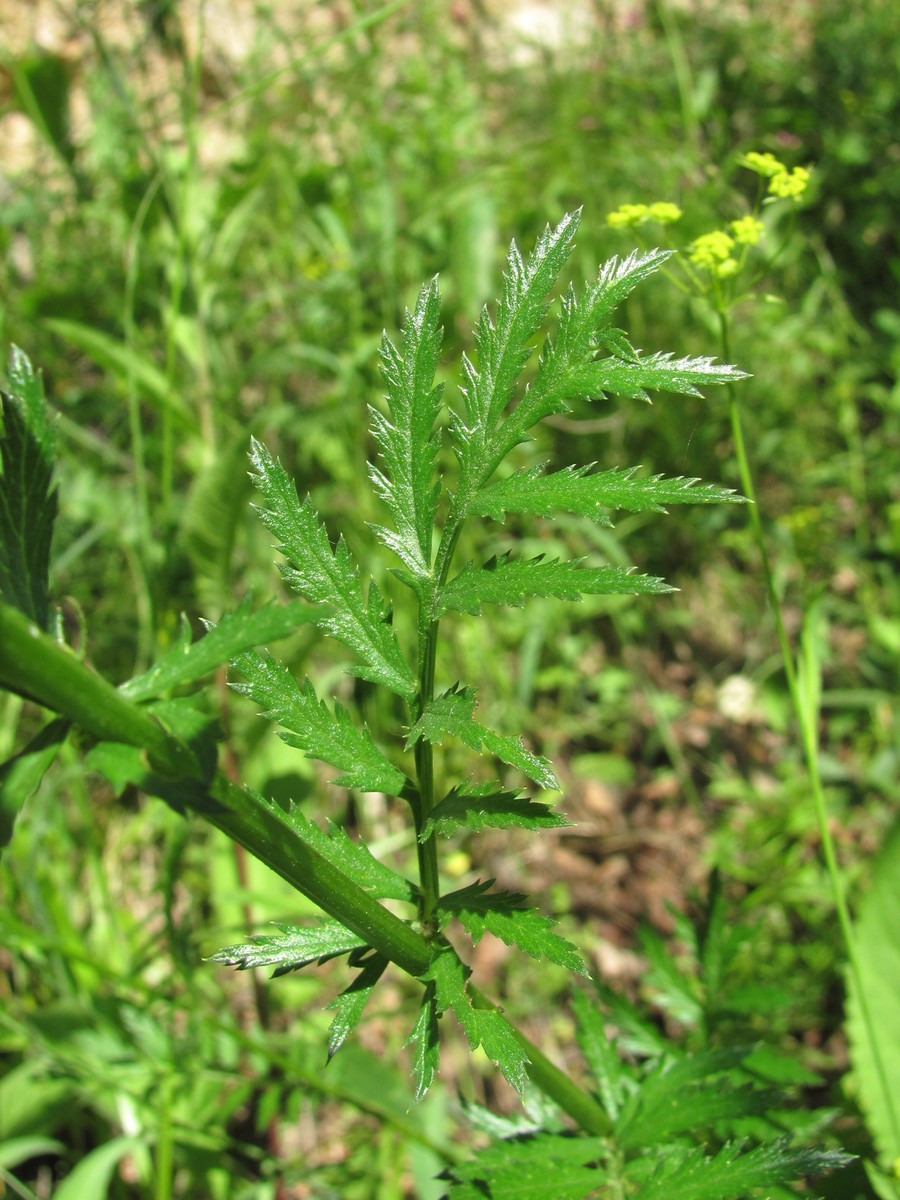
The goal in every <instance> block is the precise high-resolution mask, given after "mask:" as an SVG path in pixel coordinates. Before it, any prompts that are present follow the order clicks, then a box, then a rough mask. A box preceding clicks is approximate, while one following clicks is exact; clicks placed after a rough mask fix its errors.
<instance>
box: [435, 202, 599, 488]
mask: <svg viewBox="0 0 900 1200" xmlns="http://www.w3.org/2000/svg"><path fill="white" fill-rule="evenodd" d="M579 220H580V213H568V214H567V215H566V216H564V217H563V219H562V221H560V223H559V225H557V227H556V228H555V229H552V230H551V229H550V227H549V226H547V228H546V229H545V230H544V232H543V234H542V235H541V237H540V238H539V239H538V242H537V244H536V246H535V248H534V250H533V251H532V252H531V254H530V255H529V256H528V258H527V259H526V260H523V259H522V256H521V254H520V252H519V249H518V247H517V246H516V244H515V242H513V243H512V245H511V246H510V250H509V255H508V257H507V260H506V271H505V273H504V276H503V291H502V293H501V296H500V301H499V303H498V305H497V313H496V318H495V320H493V321H492V320H491V317H490V314H489V313H488V311H487V309H484V310H483V312H482V314H481V317H480V319H479V321H478V324H477V326H476V328H475V345H476V348H477V351H478V366H477V368H476V367H475V366H474V365H473V363H472V362H471V361H470V360H469V359H468V358H466V357H464V359H463V368H464V371H465V375H466V386H465V388H464V389H463V399H464V401H465V419H464V420H463V421H455V422H454V423H453V434H454V438H455V440H456V443H457V450H458V454H459V457H460V461H461V464H462V468H463V475H464V476H465V475H466V474H467V473H469V472H470V471H473V470H474V471H477V470H479V469H480V468H481V466H482V462H481V460H482V458H483V455H484V451H485V447H486V445H487V442H488V439H489V438H490V436H491V434H492V432H493V429H494V426H495V425H496V423H497V421H498V419H499V418H500V416H501V414H502V412H503V410H504V409H505V408H506V405H507V404H508V403H509V401H510V399H511V398H512V395H513V391H514V388H515V385H516V382H517V380H518V377H519V374H520V372H521V370H522V368H523V367H524V365H525V363H526V362H527V361H528V359H529V357H530V356H531V353H532V348H531V346H530V345H529V343H530V341H531V339H532V338H533V337H534V335H535V333H536V332H537V330H538V329H539V327H540V325H541V323H542V322H543V320H544V317H545V316H546V313H547V296H548V294H549V292H550V289H551V288H552V287H553V285H554V283H555V282H556V280H557V277H558V276H559V273H560V271H561V270H562V268H563V266H564V265H565V262H566V259H567V258H568V257H569V254H570V253H571V250H572V245H573V239H574V236H575V232H576V230H577V228H578V222H579Z"/></svg>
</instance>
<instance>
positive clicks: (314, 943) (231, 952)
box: [208, 920, 365, 979]
mask: <svg viewBox="0 0 900 1200" xmlns="http://www.w3.org/2000/svg"><path fill="white" fill-rule="evenodd" d="M272 924H273V925H274V926H275V928H276V929H277V930H278V931H279V932H278V933H277V934H272V935H268V936H266V935H262V936H260V937H255V938H252V939H251V940H250V941H249V942H248V943H246V944H245V945H241V946H225V947H224V949H222V950H219V951H218V952H217V953H216V954H212V955H210V957H209V959H208V961H209V962H216V963H227V964H228V965H229V966H233V967H237V968H238V970H239V971H246V970H248V969H249V968H250V967H272V966H274V967H275V970H274V971H273V973H272V978H273V979H277V978H278V976H279V975H287V974H288V973H289V972H290V971H298V970H300V968H301V967H307V966H309V964H310V963H313V962H319V963H323V962H327V961H328V959H330V958H337V957H338V956H339V955H341V954H349V953H350V951H351V950H357V949H359V948H361V947H364V946H365V942H364V941H363V940H362V939H361V938H359V937H357V936H356V934H355V933H351V932H350V930H349V929H345V928H344V926H343V925H342V924H341V923H340V922H339V921H331V920H323V921H321V922H320V923H319V924H318V925H306V926H301V925H283V924H282V923H281V922H280V921H273V922H272Z"/></svg>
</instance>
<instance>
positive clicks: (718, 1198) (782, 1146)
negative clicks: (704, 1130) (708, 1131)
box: [635, 1138, 852, 1200]
mask: <svg viewBox="0 0 900 1200" xmlns="http://www.w3.org/2000/svg"><path fill="white" fill-rule="evenodd" d="M740 1149H741V1148H740V1145H738V1144H734V1143H730V1144H728V1145H726V1146H724V1147H723V1148H722V1149H721V1150H720V1151H719V1153H718V1154H716V1155H715V1156H714V1157H713V1158H707V1157H706V1156H705V1155H704V1153H703V1150H702V1149H700V1148H698V1149H696V1150H690V1151H687V1152H682V1153H681V1154H680V1155H679V1154H677V1153H676V1154H675V1155H669V1156H667V1157H666V1158H665V1159H663V1161H662V1163H661V1164H660V1166H659V1168H658V1169H657V1171H656V1172H655V1173H654V1175H653V1176H652V1177H651V1178H650V1179H649V1180H648V1182H647V1183H645V1184H644V1186H643V1187H642V1188H641V1189H640V1191H639V1192H638V1193H637V1196H636V1197H635V1200H673V1197H676V1196H677V1197H678V1200H738V1198H741V1200H743V1197H745V1196H747V1195H748V1194H749V1192H750V1191H751V1189H754V1188H772V1187H776V1186H777V1185H778V1184H787V1183H791V1182H793V1181H794V1180H797V1179H801V1178H803V1177H804V1176H807V1175H818V1174H820V1173H821V1172H823V1171H830V1170H834V1169H835V1168H838V1167H842V1166H845V1165H846V1164H847V1163H848V1162H850V1161H851V1157H852V1156H850V1155H847V1154H843V1153H841V1152H840V1151H837V1150H814V1149H806V1148H805V1147H802V1146H798V1147H792V1146H791V1145H790V1144H789V1142H788V1140H787V1139H786V1138H782V1139H779V1140H778V1141H775V1142H768V1143H766V1144H765V1145H762V1146H757V1147H756V1148H755V1149H753V1150H748V1151H747V1153H746V1154H741V1153H740ZM640 1165H642V1164H641V1163H640V1161H639V1160H638V1166H640Z"/></svg>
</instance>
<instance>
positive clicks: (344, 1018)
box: [328, 954, 387, 1059]
mask: <svg viewBox="0 0 900 1200" xmlns="http://www.w3.org/2000/svg"><path fill="white" fill-rule="evenodd" d="M350 965H351V966H357V965H360V966H361V969H360V972H359V974H358V975H357V977H356V978H355V979H354V980H353V982H352V983H351V984H350V986H349V987H348V988H345V989H344V991H342V992H341V994H340V995H339V996H336V997H335V999H334V1000H332V1001H331V1003H330V1004H329V1005H328V1007H329V1008H333V1009H335V1010H336V1013H335V1017H334V1020H333V1021H332V1022H331V1025H330V1026H329V1028H328V1058H329V1059H332V1058H333V1057H334V1056H335V1054H337V1052H338V1050H340V1048H341V1046H342V1045H343V1044H344V1042H345V1041H346V1040H347V1038H348V1036H349V1035H350V1034H351V1033H352V1032H353V1030H354V1029H355V1028H356V1026H357V1025H358V1024H359V1022H360V1020H361V1018H362V1015H363V1012H364V1010H365V1007H366V1005H367V1004H368V1002H369V999H370V998H371V995H372V991H373V989H374V987H375V984H376V983H377V982H378V980H379V979H380V978H381V976H382V974H383V973H384V969H385V967H386V966H387V959H386V958H382V957H381V956H380V955H379V954H375V955H373V956H372V957H371V958H369V959H367V960H366V961H365V962H363V963H362V964H357V963H355V962H354V961H353V956H352V955H351V957H350Z"/></svg>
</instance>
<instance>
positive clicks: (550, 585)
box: [438, 554, 675, 616]
mask: <svg viewBox="0 0 900 1200" xmlns="http://www.w3.org/2000/svg"><path fill="white" fill-rule="evenodd" d="M673 591H675V588H673V587H670V586H669V584H667V583H666V582H665V581H664V580H662V579H657V578H656V577H655V576H652V575H636V574H634V572H633V571H630V570H627V569H626V568H624V567H582V566H579V565H578V563H577V562H546V561H545V560H544V558H543V556H540V557H538V558H532V559H528V560H524V559H513V558H510V556H509V554H503V555H501V556H500V557H499V558H492V559H491V560H490V561H489V562H487V563H486V564H485V565H484V566H483V567H474V566H472V564H471V563H470V564H469V565H468V566H465V567H463V569H462V570H461V571H460V572H459V574H458V575H456V576H454V578H453V579H451V580H450V581H449V583H448V584H447V585H446V587H445V588H444V589H443V591H442V592H441V593H440V596H439V600H438V611H439V612H441V613H444V612H451V611H453V612H464V613H471V614H473V615H475V616H477V615H478V613H480V612H481V606H482V604H509V605H512V606H513V607H517V606H518V605H520V604H522V603H524V601H525V600H526V598H527V597H530V596H555V597H557V599H560V600H580V599H581V597H582V596H659V595H664V594H665V593H666V592H673Z"/></svg>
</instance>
